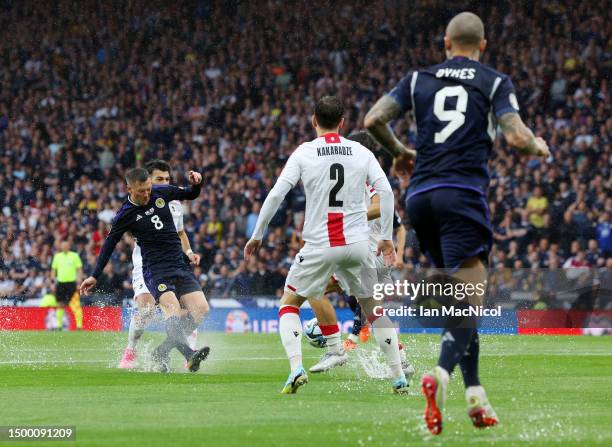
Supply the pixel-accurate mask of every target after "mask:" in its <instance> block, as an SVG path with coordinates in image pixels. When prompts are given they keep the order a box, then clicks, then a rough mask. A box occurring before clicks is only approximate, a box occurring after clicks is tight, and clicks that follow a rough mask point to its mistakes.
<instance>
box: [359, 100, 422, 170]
mask: <svg viewBox="0 0 612 447" xmlns="http://www.w3.org/2000/svg"><path fill="white" fill-rule="evenodd" d="M400 111H401V107H400V104H399V103H398V102H397V101H396V100H395V99H393V98H392V97H391V96H388V95H385V96H383V97H382V98H380V99H379V100H378V101H377V102H376V104H374V107H372V108H371V109H370V111H369V112H368V113H367V115H366V117H365V120H364V125H365V128H366V129H367V130H368V132H369V133H370V135H372V136H373V137H374V139H375V140H376V141H378V143H379V144H380V145H381V146H382V147H383V149H384V150H385V151H387V152H388V153H389V154H390V155H392V156H393V157H394V158H396V157H399V156H400V155H403V154H407V155H410V156H411V157H412V158H413V159H414V158H416V152H415V151H414V150H412V149H408V148H407V147H406V146H404V145H403V144H402V142H401V141H400V140H398V139H397V137H396V136H395V134H394V133H393V130H391V127H389V124H388V123H389V121H392V120H394V119H395V118H397V116H398V115H399V113H400Z"/></svg>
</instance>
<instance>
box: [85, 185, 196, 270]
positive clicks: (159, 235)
mask: <svg viewBox="0 0 612 447" xmlns="http://www.w3.org/2000/svg"><path fill="white" fill-rule="evenodd" d="M201 188H202V186H201V184H200V185H195V186H191V187H188V188H185V189H183V188H178V187H176V186H170V185H157V186H153V190H152V191H151V198H150V199H149V202H148V203H147V204H146V205H143V206H140V205H136V204H135V203H134V202H132V201H131V200H130V199H129V197H128V199H127V200H126V201H125V202H123V205H122V206H121V209H120V210H119V212H118V213H117V215H116V216H115V218H114V219H113V225H112V228H111V231H110V233H109V234H108V236H107V237H106V240H105V241H104V245H102V249H101V250H100V256H99V257H98V262H97V263H96V267H95V269H94V271H93V273H92V276H93V277H94V278H96V279H97V278H98V277H99V276H100V274H101V273H102V270H103V269H104V266H105V265H106V263H107V262H108V260H109V259H110V256H111V254H112V253H113V250H114V249H115V245H117V243H118V242H119V241H120V240H121V237H122V236H123V233H125V232H126V231H129V232H130V233H132V236H134V238H135V239H136V241H137V242H138V245H139V246H140V250H141V253H142V269H143V273H144V275H145V278H146V277H148V276H151V275H152V274H155V275H165V274H173V273H175V272H176V270H177V268H183V267H187V266H188V264H187V262H186V261H185V256H184V254H183V250H182V248H181V240H180V238H179V237H178V233H177V232H176V227H175V226H174V220H173V219H172V213H171V211H170V208H169V207H168V203H169V202H171V201H172V200H193V199H195V198H196V197H198V196H199V195H200V190H201Z"/></svg>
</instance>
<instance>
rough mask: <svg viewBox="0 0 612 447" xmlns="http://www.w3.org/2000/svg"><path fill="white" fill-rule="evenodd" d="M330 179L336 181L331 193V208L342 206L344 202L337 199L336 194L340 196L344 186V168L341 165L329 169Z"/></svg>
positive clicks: (335, 164)
mask: <svg viewBox="0 0 612 447" xmlns="http://www.w3.org/2000/svg"><path fill="white" fill-rule="evenodd" d="M329 179H330V180H336V184H335V185H334V187H333V188H332V189H331V191H330V192H329V206H342V205H343V203H344V202H342V200H338V199H336V194H338V192H340V190H341V189H342V187H343V186H344V166H342V165H341V164H340V163H334V164H333V165H331V166H330V167H329Z"/></svg>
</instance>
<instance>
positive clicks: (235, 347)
mask: <svg viewBox="0 0 612 447" xmlns="http://www.w3.org/2000/svg"><path fill="white" fill-rule="evenodd" d="M160 337H161V334H145V336H144V337H143V342H144V343H143V344H142V345H141V346H142V348H143V349H145V348H147V347H148V348H149V349H150V347H152V346H154V343H155V342H156V341H157V340H159V339H160ZM125 339H126V334H125V333H88V332H79V333H47V332H0V400H1V402H0V426H9V425H73V426H76V437H77V440H76V443H74V442H51V443H44V442H36V443H33V445H37V446H42V445H47V444H49V445H55V446H58V445H88V446H89V445H90V446H94V445H114V446H119V445H126V446H135V445H164V446H166V445H205V446H222V447H230V446H308V447H313V446H316V447H324V446H410V445H427V446H438V445H439V446H466V445H492V446H515V445H521V444H522V445H563V446H570V445H576V446H581V447H587V446H592V445H602V446H604V445H606V446H610V445H612V424H611V421H612V410H611V409H612V404H611V402H612V338H609V337H602V338H590V337H543V336H542V337H540V336H520V337H519V336H482V338H481V353H482V358H481V378H482V380H483V384H484V385H485V387H486V388H487V391H488V394H489V398H490V400H491V402H492V404H493V405H494V407H495V409H496V411H497V413H498V415H499V416H500V418H501V424H500V425H499V426H498V427H495V428H492V429H487V430H477V429H475V428H473V427H472V426H471V424H470V422H469V420H468V418H467V416H466V413H465V401H464V397H463V385H462V382H461V377H460V374H458V375H457V376H455V377H454V380H452V383H451V386H450V388H449V398H448V401H447V407H446V410H445V424H444V432H443V434H442V435H441V436H439V437H432V436H430V435H429V434H428V432H427V431H426V429H425V428H424V425H423V423H422V418H421V416H422V411H423V398H422V396H421V394H420V390H419V387H418V386H417V380H416V379H413V382H412V392H411V393H410V394H409V395H407V396H397V395H394V394H392V392H391V389H390V382H389V381H388V380H375V379H369V378H367V377H366V376H365V374H364V373H363V370H362V366H361V365H360V364H359V362H358V361H357V360H356V358H355V356H356V354H353V353H352V354H351V355H352V360H353V361H352V362H351V363H350V364H349V365H346V366H344V367H342V368H340V369H337V370H335V371H332V372H330V373H327V374H319V375H314V374H311V375H310V383H309V384H308V385H306V386H305V387H303V388H302V389H300V391H299V392H298V393H297V394H295V395H281V394H279V391H280V389H281V388H282V385H283V383H284V380H285V379H286V376H287V373H288V371H287V370H288V364H287V361H286V360H285V358H284V352H283V349H282V346H281V344H280V341H279V339H278V337H277V336H276V335H260V334H250V335H227V334H220V333H210V334H207V333H203V334H200V343H204V342H207V344H210V346H211V347H212V352H211V357H210V358H209V360H208V361H207V362H206V363H205V364H204V365H203V368H202V370H201V371H200V372H199V373H197V374H189V373H185V372H183V370H182V365H181V361H180V359H179V357H178V354H176V353H175V354H174V357H173V367H174V369H175V371H176V372H174V373H171V374H157V373H147V372H142V371H141V372H134V371H121V370H118V369H116V368H115V366H116V364H117V361H118V360H119V357H120V355H121V353H122V349H123V346H124V342H125ZM438 340H439V338H438V337H437V336H425V335H419V336H410V335H408V336H407V335H403V336H402V341H403V342H404V344H405V345H406V348H407V352H408V354H409V355H410V357H411V359H412V361H413V363H414V365H415V367H416V369H417V376H420V374H421V373H423V372H424V371H426V370H427V369H429V368H431V366H433V365H434V362H435V359H436V356H437V353H438ZM364 346H365V348H363V349H371V348H372V346H373V344H372V343H369V344H368V345H364ZM321 353H322V351H321V350H317V349H315V348H312V347H310V346H308V345H307V344H306V343H304V357H305V358H304V363H305V366H306V367H309V366H310V365H312V364H313V363H314V362H315V361H316V360H317V358H318V356H319V355H321ZM1 444H4V443H1ZM6 444H7V445H9V444H10V443H6ZM26 444H27V443H24V442H19V443H17V445H26Z"/></svg>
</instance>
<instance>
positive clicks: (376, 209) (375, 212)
mask: <svg viewBox="0 0 612 447" xmlns="http://www.w3.org/2000/svg"><path fill="white" fill-rule="evenodd" d="M370 200H371V202H370V206H369V207H368V220H374V219H378V218H379V217H380V197H379V196H378V194H376V195H373V196H372V198H371V199H370Z"/></svg>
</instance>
